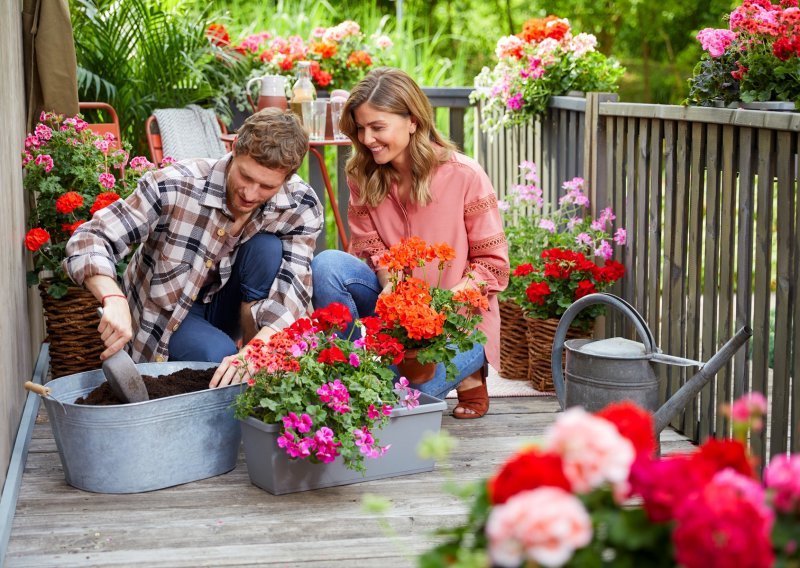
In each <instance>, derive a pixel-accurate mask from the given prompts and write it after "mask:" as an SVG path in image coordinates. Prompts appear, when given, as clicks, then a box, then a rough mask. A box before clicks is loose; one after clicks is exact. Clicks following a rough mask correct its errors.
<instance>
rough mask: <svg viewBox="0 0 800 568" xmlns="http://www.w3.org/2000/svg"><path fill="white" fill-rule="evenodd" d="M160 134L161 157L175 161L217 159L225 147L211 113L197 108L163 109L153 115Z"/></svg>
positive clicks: (213, 115) (155, 111) (215, 120)
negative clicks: (162, 152)
mask: <svg viewBox="0 0 800 568" xmlns="http://www.w3.org/2000/svg"><path fill="white" fill-rule="evenodd" d="M153 115H154V116H155V117H156V121H157V122H158V129H159V131H160V132H161V145H162V147H163V148H164V156H171V157H172V158H175V159H176V160H185V159H187V158H221V157H222V156H223V155H224V154H225V146H224V145H223V143H222V140H221V139H220V136H221V135H222V130H220V127H219V123H218V122H217V117H216V115H215V114H214V111H213V110H211V109H204V108H201V107H199V106H197V105H189V106H187V107H186V108H163V109H156V110H154V111H153Z"/></svg>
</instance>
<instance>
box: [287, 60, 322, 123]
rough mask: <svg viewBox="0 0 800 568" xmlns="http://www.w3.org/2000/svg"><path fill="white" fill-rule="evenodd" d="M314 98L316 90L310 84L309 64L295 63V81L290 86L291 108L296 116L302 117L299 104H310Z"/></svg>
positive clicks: (306, 62)
mask: <svg viewBox="0 0 800 568" xmlns="http://www.w3.org/2000/svg"><path fill="white" fill-rule="evenodd" d="M315 96H316V89H314V84H313V83H312V82H311V62H310V61H298V62H297V80H296V81H295V82H294V85H293V86H292V102H291V108H292V112H294V113H295V114H296V115H297V116H300V117H302V116H303V110H302V106H301V103H304V102H311V101H313V100H314V98H315Z"/></svg>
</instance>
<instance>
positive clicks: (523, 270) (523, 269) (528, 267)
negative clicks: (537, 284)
mask: <svg viewBox="0 0 800 568" xmlns="http://www.w3.org/2000/svg"><path fill="white" fill-rule="evenodd" d="M531 272H533V265H532V264H530V263H527V264H520V265H519V266H517V267H516V268H515V269H514V276H527V275H528V274H530V273H531Z"/></svg>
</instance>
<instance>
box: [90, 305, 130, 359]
mask: <svg viewBox="0 0 800 568" xmlns="http://www.w3.org/2000/svg"><path fill="white" fill-rule="evenodd" d="M97 331H98V332H100V339H101V340H102V341H103V345H105V346H106V349H105V351H103V352H102V353H101V354H100V360H101V361H105V360H106V359H108V358H109V357H111V356H112V355H113V354H114V353H116V352H117V351H119V350H121V349H122V348H124V347H125V344H127V343H128V341H130V340H131V338H132V337H133V325H132V323H131V310H130V307H129V306H128V300H127V299H126V298H125V297H124V296H122V295H119V296H113V297H109V298H106V301H105V305H104V306H103V317H101V318H100V325H98V326H97Z"/></svg>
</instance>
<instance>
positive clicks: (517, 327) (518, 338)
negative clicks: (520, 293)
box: [499, 302, 530, 381]
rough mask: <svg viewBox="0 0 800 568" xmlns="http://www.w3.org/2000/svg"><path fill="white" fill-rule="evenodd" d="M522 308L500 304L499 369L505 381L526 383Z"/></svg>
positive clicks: (525, 353)
mask: <svg viewBox="0 0 800 568" xmlns="http://www.w3.org/2000/svg"><path fill="white" fill-rule="evenodd" d="M526 327H527V325H526V323H525V316H524V314H523V313H522V308H520V307H519V305H518V304H516V303H515V302H500V369H499V373H500V375H501V376H502V377H504V378H506V379H514V380H519V381H527V380H528V379H529V378H530V377H529V365H528V336H527V333H526Z"/></svg>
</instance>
